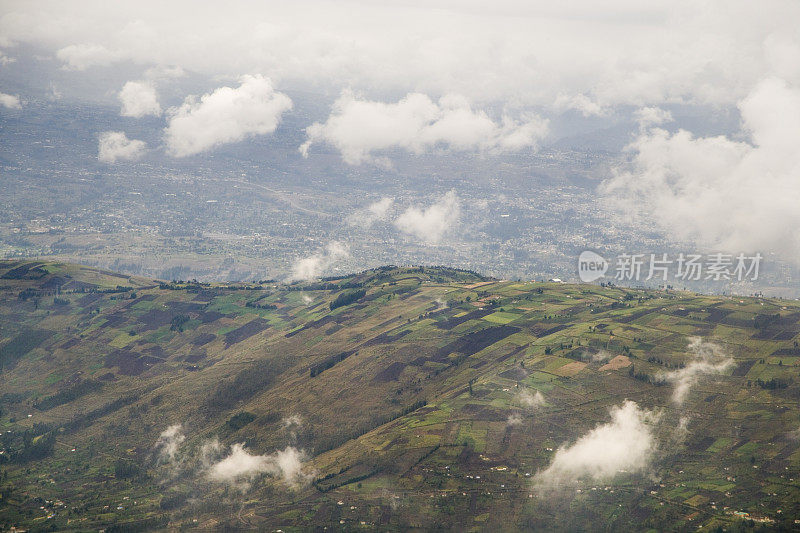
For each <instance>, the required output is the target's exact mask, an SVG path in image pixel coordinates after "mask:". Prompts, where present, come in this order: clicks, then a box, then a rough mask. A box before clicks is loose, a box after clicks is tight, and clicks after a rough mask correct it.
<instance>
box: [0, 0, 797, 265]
mask: <svg viewBox="0 0 800 533" xmlns="http://www.w3.org/2000/svg"><path fill="white" fill-rule="evenodd" d="M562 4H563V5H562ZM20 45H33V46H35V47H36V48H37V49H40V50H44V51H45V52H46V53H47V54H49V55H50V57H52V58H53V59H54V60H55V65H57V66H56V67H55V68H58V69H60V70H63V71H66V72H69V73H70V75H71V76H72V78H71V79H75V80H77V79H79V77H80V76H97V75H98V72H101V71H102V69H106V68H110V67H112V66H115V65H120V64H128V65H131V64H132V65H133V66H134V67H135V68H133V69H132V71H135V70H136V69H137V68H138V69H139V74H137V75H135V76H132V77H131V79H130V80H127V82H125V83H124V84H120V85H119V86H114V87H111V86H109V87H106V88H105V89H106V91H107V92H108V93H112V94H114V95H115V96H116V98H117V99H118V102H119V105H120V115H121V116H126V117H147V116H156V117H162V120H163V136H162V138H163V145H162V146H159V147H149V148H157V149H160V150H163V151H164V153H165V154H166V155H168V156H171V157H179V158H185V157H192V156H194V155H196V154H199V153H202V152H207V151H210V150H213V149H214V148H215V147H217V146H219V145H221V144H225V143H233V142H243V141H245V142H246V140H247V139H249V138H252V137H254V136H264V135H270V134H272V133H273V132H274V131H275V129H276V128H277V126H278V124H279V123H280V121H281V119H282V117H283V116H284V115H285V114H286V113H291V112H292V110H293V107H294V105H293V101H292V98H291V96H290V95H291V94H292V91H293V90H299V89H308V90H312V91H319V92H320V93H321V94H327V95H332V96H331V99H330V102H329V105H330V110H329V116H328V117H327V119H325V120H322V121H317V122H314V123H309V124H307V126H306V128H307V129H306V130H305V136H306V142H305V143H304V144H302V146H298V150H300V151H301V153H302V154H303V155H304V156H307V157H314V150H315V147H316V146H318V145H320V144H327V145H329V146H331V147H333V148H335V149H336V150H337V151H338V152H339V153H340V154H341V157H342V159H343V161H344V162H345V163H347V164H350V165H376V164H377V165H386V164H390V163H391V162H390V161H387V160H386V159H385V157H384V156H383V155H382V151H385V150H389V149H399V150H401V151H405V152H408V153H412V154H419V153H424V152H428V151H432V150H434V149H436V150H446V151H454V152H459V151H466V152H476V153H492V154H504V153H512V152H519V151H534V150H536V149H537V148H538V147H539V146H541V145H542V144H543V143H546V142H547V139H548V136H549V135H550V134H551V132H552V129H553V126H554V121H555V122H557V121H558V117H559V116H561V115H563V114H564V113H573V114H575V113H578V114H580V115H582V116H586V117H595V118H597V119H602V118H603V117H607V116H611V115H613V114H618V113H620V112H625V113H629V115H630V116H631V117H634V118H638V120H639V128H640V129H639V135H638V137H637V138H636V139H635V140H634V141H633V142H632V143H631V145H630V146H629V148H628V154H629V156H630V158H631V165H630V167H629V168H625V169H621V170H619V171H617V172H616V173H615V174H613V175H609V176H605V177H604V179H605V184H604V186H603V187H602V189H601V190H602V192H603V193H604V194H606V195H608V196H609V198H611V199H613V200H614V202H615V203H616V204H617V205H619V206H620V208H621V212H624V213H627V214H628V215H633V216H634V217H636V216H637V215H638V216H639V217H640V218H644V219H647V220H648V221H650V223H652V222H655V223H656V224H658V225H659V226H660V227H662V228H663V229H665V231H667V232H668V233H669V234H671V235H674V236H675V237H676V238H681V239H693V240H695V241H697V242H698V243H702V244H704V245H708V246H712V247H718V248H724V249H736V250H737V251H739V250H741V251H754V250H755V249H757V248H761V249H762V250H764V251H774V252H776V253H779V254H781V255H782V256H784V257H787V258H790V259H798V258H800V231H796V228H798V227H800V209H797V208H796V206H797V205H798V201H800V184H799V180H800V149H798V148H800V146H799V144H800V140H799V139H800V135H798V132H800V3H798V2H796V1H763V2H752V1H731V0H725V1H696V0H695V1H690V2H680V1H675V0H670V1H651V2H638V1H610V2H602V3H598V2H581V1H576V2H561V3H559V2H529V1H525V2H512V1H494V2H491V3H486V2H477V1H458V2H456V1H438V2H437V1H425V2H422V1H405V2H392V3H388V2H367V1H362V2H352V1H351V2H343V1H336V2H328V1H320V0H312V1H294V2H242V1H232V2H225V3H220V2H197V1H187V2H182V1H176V2H169V3H165V2H149V1H137V2H108V1H86V2H83V1H71V2H63V1H52V2H38V1H30V0H24V1H8V0H6V1H4V2H3V3H2V6H0V50H1V51H2V55H0V112H2V113H24V112H25V106H26V101H28V98H26V95H25V94H18V93H17V92H14V91H12V90H9V89H7V88H6V87H9V86H17V85H15V84H13V83H9V82H10V81H13V80H9V79H8V77H7V75H4V73H3V70H4V69H5V70H8V68H9V66H10V65H11V64H12V63H13V62H14V61H15V59H16V58H15V52H16V51H17V50H18V49H19V46H20ZM187 73H195V74H200V75H203V76H206V77H208V78H209V79H211V80H214V83H215V87H216V88H215V89H212V90H209V91H208V92H207V93H205V94H195V95H192V94H186V95H184V98H185V100H184V101H183V103H182V104H181V105H178V106H167V105H166V104H165V103H163V102H162V97H161V95H160V93H159V91H160V90H161V87H163V85H164V83H165V80H168V79H174V78H180V77H181V76H184V75H186V74H187ZM67 79H70V78H67ZM43 83H44V81H43ZM675 105H700V106H703V107H704V109H708V110H711V113H714V112H716V111H715V110H718V111H719V112H720V113H723V112H730V111H731V110H733V111H735V112H738V113H740V114H741V117H742V123H741V129H740V130H739V131H730V132H725V133H726V135H727V136H725V137H709V138H705V137H698V136H696V135H694V134H693V133H692V132H691V131H683V130H681V129H680V128H681V127H682V126H683V125H682V124H680V123H677V124H675V123H672V120H671V115H670V114H669V113H668V112H667V111H666V110H665V109H664V108H665V107H670V106H675ZM667 125H669V129H664V128H665V126H667ZM97 134H98V135H99V138H100V144H99V146H98V157H99V158H100V159H101V160H103V161H105V162H107V163H108V164H114V163H115V162H116V161H119V160H135V159H136V158H137V157H138V155H139V154H141V153H142V151H143V149H144V146H143V145H142V144H140V143H141V141H138V140H136V139H130V138H128V137H127V136H126V135H125V132H122V131H118V132H97ZM111 134H114V135H111Z"/></svg>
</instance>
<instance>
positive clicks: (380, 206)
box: [347, 197, 394, 229]
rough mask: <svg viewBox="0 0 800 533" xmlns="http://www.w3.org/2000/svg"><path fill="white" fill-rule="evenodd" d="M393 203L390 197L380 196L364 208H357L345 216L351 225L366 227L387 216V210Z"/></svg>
mask: <svg viewBox="0 0 800 533" xmlns="http://www.w3.org/2000/svg"><path fill="white" fill-rule="evenodd" d="M393 204H394V199H392V198H386V197H384V198H381V199H380V200H378V201H376V202H373V203H371V204H369V205H368V206H367V207H366V208H365V209H359V210H358V211H356V212H355V213H352V214H351V215H350V216H348V217H347V223H348V224H350V225H351V226H357V227H360V228H364V229H367V228H369V227H370V226H372V224H374V223H375V222H377V221H379V220H386V219H387V218H388V217H389V210H390V209H391V208H392V205H393Z"/></svg>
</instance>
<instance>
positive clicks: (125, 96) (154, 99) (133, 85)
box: [119, 81, 161, 118]
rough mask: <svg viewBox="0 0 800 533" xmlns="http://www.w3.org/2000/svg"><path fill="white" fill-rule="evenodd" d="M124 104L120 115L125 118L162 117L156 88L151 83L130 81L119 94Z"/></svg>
mask: <svg viewBox="0 0 800 533" xmlns="http://www.w3.org/2000/svg"><path fill="white" fill-rule="evenodd" d="M119 100H120V102H121V103H122V110H121V111H120V114H121V115H122V116H124V117H136V118H140V117H144V116H147V115H153V116H156V117H157V116H159V115H161V106H160V105H159V103H158V94H157V93H156V88H155V87H154V86H153V84H152V83H151V82H149V81H129V82H128V83H126V84H125V85H124V86H123V87H122V90H121V91H120V92H119Z"/></svg>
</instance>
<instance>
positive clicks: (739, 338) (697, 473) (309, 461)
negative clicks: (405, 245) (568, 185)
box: [0, 261, 800, 531]
mask: <svg viewBox="0 0 800 533" xmlns="http://www.w3.org/2000/svg"><path fill="white" fill-rule="evenodd" d="M695 337H699V339H695ZM798 340H800V302H797V301H788V300H777V299H759V298H739V297H734V298H725V297H716V296H714V297H712V296H703V295H697V294H693V293H685V292H672V291H670V292H659V291H645V290H631V289H623V288H617V287H599V286H594V285H568V284H558V283H532V282H510V281H498V280H493V279H488V278H484V277H482V276H480V275H478V274H475V273H472V272H467V271H461V270H455V269H449V268H438V267H436V268H434V267H430V268H429V267H424V268H394V267H384V268H379V269H375V270H370V271H366V272H363V273H360V274H356V275H351V276H345V277H341V278H335V279H327V280H321V281H318V282H313V283H295V284H292V285H285V284H281V283H276V282H272V281H269V282H262V283H258V284H238V283H237V284H203V283H197V282H158V281H153V280H148V279H143V278H136V277H130V276H124V275H120V274H116V273H113V272H107V271H101V270H97V269H92V268H87V267H81V266H78V265H72V264H60V263H48V262H8V261H6V262H0V368H1V369H2V370H1V375H0V430H1V431H2V436H1V437H0V450H1V451H0V528H1V529H4V530H5V529H8V528H10V527H11V526H17V527H22V528H24V529H28V530H85V531H90V530H91V531H97V530H98V529H105V530H106V531H152V530H158V529H168V528H174V529H193V528H196V529H198V530H208V529H214V530H219V529H225V528H230V529H240V528H253V529H267V530H269V529H282V530H283V531H291V530H293V529H300V530H306V529H309V528H314V527H319V528H322V527H325V526H327V527H328V529H329V530H339V529H346V530H350V529H354V530H355V529H364V528H369V529H371V528H382V529H388V530H408V529H413V528H420V529H433V528H445V529H453V530H459V531H464V530H473V529H474V530H488V531H501V530H509V529H548V530H552V529H572V530H574V529H581V528H584V529H586V528H589V529H608V530H624V529H636V530H647V529H651V528H652V529H653V530H664V529H672V530H675V529H679V530H681V529H682V530H690V529H691V530H696V529H698V528H704V529H708V530H715V529H717V528H723V529H725V530H728V531H736V530H750V529H755V530H758V529H759V528H762V527H777V526H783V527H787V528H790V529H792V528H798V527H800V526H798V525H797V524H798V523H800V522H797V523H796V522H795V521H796V520H800V348H798ZM626 400H630V401H632V402H635V404H626V403H625V402H626ZM625 405H627V406H628V407H627V408H626V407H621V406H625ZM631 405H633V407H631ZM615 408H620V410H618V411H614V413H616V414H614V413H612V412H611V410H612V409H615ZM634 408H635V409H634ZM623 411H624V413H626V414H625V416H629V415H631V413H633V414H634V415H636V416H637V417H638V418H636V421H637V422H636V424H632V425H631V424H627V422H626V423H622V417H623ZM637 413H639V414H641V413H644V414H641V416H640V415H639V414H637ZM618 416H619V417H620V418H619V421H620V424H619V427H617V426H615V425H613V421H615V420H617V418H616V417H618ZM631 416H632V415H631ZM626 420H627V419H626ZM639 422H641V424H639ZM637 424H638V425H637ZM177 425H180V427H179V428H178V427H176V426H177ZM170 428H171V429H170ZM594 428H599V429H600V430H602V431H597V432H594V433H592V430H593V429H594ZM604 428H605V429H604ZM618 429H619V430H620V431H619V432H617V433H614V431H617V430H618ZM606 430H608V431H606ZM629 430H630V431H629ZM162 434H163V435H162ZM608 435H611V437H612V438H611V440H608V439H606V440H602V438H604V436H608ZM630 435H633V436H634V437H635V439H639V440H638V441H636V442H634V440H631V441H630V445H631V446H634V445H637V444H642V445H643V446H645V447H646V450H643V451H642V453H643V455H642V461H641V462H640V463H635V464H634V462H630V465H629V466H626V467H624V468H622V467H621V468H616V467H614V464H616V463H612V462H609V463H608V464H603V463H602V461H600V462H599V464H598V461H597V459H602V458H605V457H609V458H612V459H613V458H614V457H616V459H620V455H619V454H617V455H616V456H615V455H613V453H614V447H615V446H618V445H619V446H622V447H623V448H625V446H628V444H629V443H628V440H627V439H628V437H630ZM587 436H588V437H592V438H589V439H588V440H580V439H582V438H583V437H587ZM644 437H648V438H650V439H651V440H647V439H644ZM642 439H644V440H642ZM576 442H577V444H576V445H575V446H574V447H572V445H573V444H575V443H576ZM601 442H604V443H607V444H608V443H610V444H609V446H608V447H607V446H604V445H603V446H598V445H597V443H601ZM237 443H243V444H244V446H243V447H234V448H230V446H231V445H235V444H237ZM581 443H584V444H585V446H583V445H582V444H581ZM559 450H560V451H559ZM579 451H582V452H583V454H582V455H580V456H579V454H578V452H579ZM625 453H628V452H625ZM625 453H623V454H622V455H623V456H624V455H625ZM629 453H630V456H631V457H633V455H634V454H635V450H633V448H631V451H630V452H629ZM612 459H609V461H611V460H612ZM622 459H625V457H622ZM619 464H627V463H626V462H625V461H623V462H621V463H619ZM551 465H552V466H551ZM565 465H566V466H565ZM581 465H583V466H581ZM549 467H550V468H549ZM606 467H608V468H606ZM548 468H549V470H548ZM609 468H612V469H613V470H612V471H611V472H610V473H609V471H608V470H609ZM554 480H555V481H554Z"/></svg>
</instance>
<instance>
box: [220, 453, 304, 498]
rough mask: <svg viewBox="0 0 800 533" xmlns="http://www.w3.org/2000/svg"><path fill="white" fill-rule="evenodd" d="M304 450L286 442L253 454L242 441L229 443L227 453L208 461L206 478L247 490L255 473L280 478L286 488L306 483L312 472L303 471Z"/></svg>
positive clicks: (255, 475) (255, 476) (254, 477)
mask: <svg viewBox="0 0 800 533" xmlns="http://www.w3.org/2000/svg"><path fill="white" fill-rule="evenodd" d="M305 460H306V455H305V452H303V451H302V450H298V449H297V448H293V447H291V446H287V447H286V448H285V449H284V450H280V451H277V452H275V453H273V454H271V455H253V454H251V453H250V452H248V451H247V449H246V448H245V446H244V444H243V443H237V444H233V445H231V447H230V449H229V451H228V453H227V455H226V456H225V457H223V458H221V459H219V460H218V461H216V462H214V463H213V464H211V465H210V466H209V468H208V471H207V474H206V476H207V477H208V479H210V480H212V481H216V482H220V483H227V484H229V485H232V486H236V487H239V488H241V489H243V490H247V489H248V488H249V487H250V483H252V481H253V480H254V479H256V478H257V477H258V476H261V475H264V474H267V475H270V476H272V477H275V478H278V479H280V480H282V481H283V482H284V483H285V484H287V485H288V486H289V487H290V488H298V487H302V486H303V485H305V484H307V483H308V482H309V481H310V480H311V478H312V474H310V473H305V472H304V471H303V463H304V461H305Z"/></svg>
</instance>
